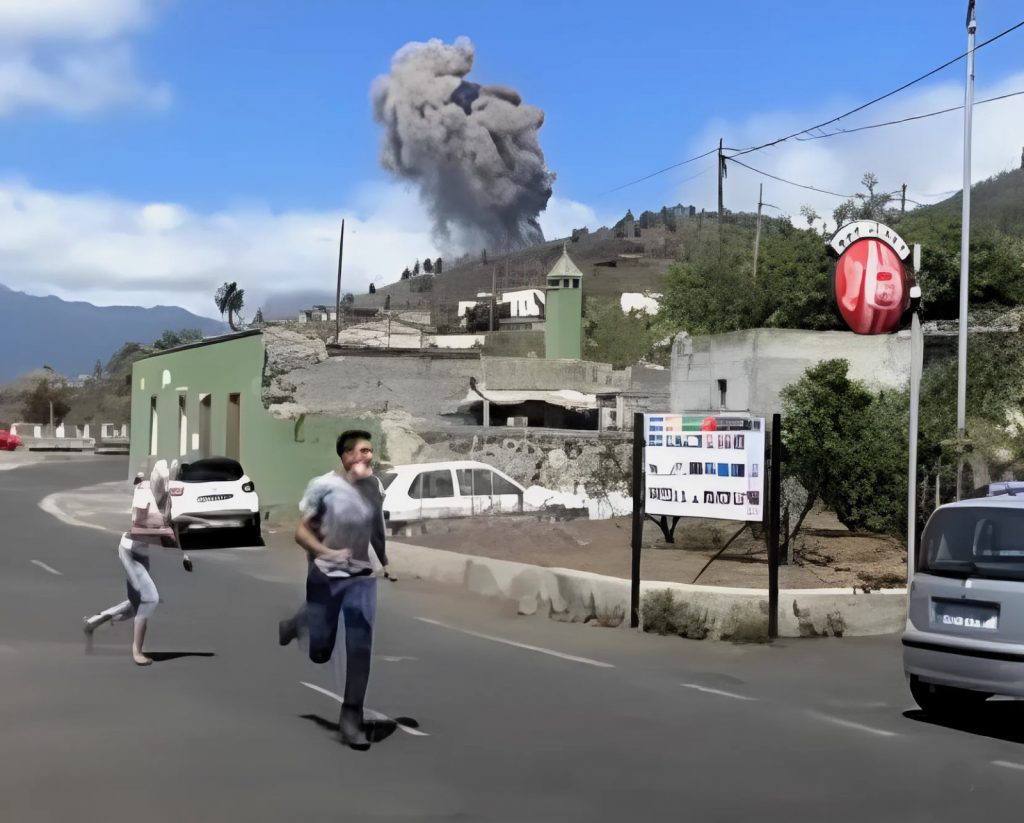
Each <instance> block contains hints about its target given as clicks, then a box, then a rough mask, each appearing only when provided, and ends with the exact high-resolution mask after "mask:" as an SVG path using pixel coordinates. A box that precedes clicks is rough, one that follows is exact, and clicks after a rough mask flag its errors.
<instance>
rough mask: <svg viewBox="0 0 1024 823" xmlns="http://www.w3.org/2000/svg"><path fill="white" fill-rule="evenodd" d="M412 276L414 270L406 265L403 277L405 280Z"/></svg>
mask: <svg viewBox="0 0 1024 823" xmlns="http://www.w3.org/2000/svg"><path fill="white" fill-rule="evenodd" d="M410 277H412V272H411V271H409V267H408V266H406V267H405V269H404V271H403V272H402V279H403V280H408V279H409V278H410Z"/></svg>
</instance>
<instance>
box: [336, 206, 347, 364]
mask: <svg viewBox="0 0 1024 823" xmlns="http://www.w3.org/2000/svg"><path fill="white" fill-rule="evenodd" d="M344 253H345V220H344V219H342V221H341V241H340V242H339V243H338V291H337V293H336V295H335V298H334V343H335V345H337V343H338V341H339V340H340V339H341V257H342V255H343V254H344Z"/></svg>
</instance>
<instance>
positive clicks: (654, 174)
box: [598, 20, 1024, 198]
mask: <svg viewBox="0 0 1024 823" xmlns="http://www.w3.org/2000/svg"><path fill="white" fill-rule="evenodd" d="M1021 27H1024V20H1021V21H1020V22H1019V23H1017V24H1015V25H1013V26H1011V27H1010V28H1008V29H1006V30H1004V31H1001V32H1000V33H999V34H997V35H995V36H994V37H990V38H989V39H988V40H985V41H984V42H982V43H979V44H977V45H976V46H975V47H974V50H975V51H977V50H978V49H980V48H984V47H985V46H988V45H990V44H991V43H994V42H995V41H997V40H999V39H1000V38H1002V37H1005V36H1006V35H1008V34H1010V33H1012V32H1014V31H1016V30H1017V29H1019V28H1021ZM968 53H969V52H964V53H963V54H961V55H959V56H958V57H955V58H953V59H952V60H948V61H947V62H945V63H943V64H942V65H941V66H938V67H936V68H934V69H932V70H931V71H929V72H927V73H925V74H922V75H921V76H920V77H917V78H915V79H914V80H911V81H910V82H908V83H904V84H903V85H902V86H900V87H899V88H896V89H893V90H892V91H890V92H887V93H885V94H883V95H880V96H878V97H876V98H874V99H873V100H869V101H868V102H866V103H863V104H861V105H860V106H857V107H856V108H853V109H850V110H849V111H847V112H844V113H843V114H840V115H838V116H836V117H833V118H832V119H831V120H826V121H825V122H823V123H818V124H817V125H815V126H810V127H808V128H806V129H803V130H802V131H798V132H794V133H792V134H789V135H786V136H785V137H780V138H778V139H776V140H772V141H770V142H768V143H762V144H761V145H759V146H753V147H751V148H747V149H731V148H726V149H724V150H725V151H732V152H734V154H731V155H728V156H727V157H726V158H725V159H727V160H731V159H735V158H736V157H741V156H743V155H745V154H750V153H752V152H755V151H760V150H761V149H765V148H770V147H772V146H777V145H779V144H780V143H784V142H786V141H788V140H792V139H797V140H801V141H805V140H821V139H824V138H826V137H836V136H838V135H840V134H853V133H855V132H858V131H866V130H869V129H877V128H883V127H886V126H894V125H898V124H900V123H907V122H911V121H913V120H923V119H925V118H927V117H936V116H938V115H940V114H948V113H949V112H953V111H958V110H960V109H962V108H963V106H955V107H953V108H949V109H943V110H941V111H935V112H929V113H928V114H922V115H915V116H912V117H906V118H902V119H900V120H891V121H888V122H885V123H876V124H873V125H869V126H860V127H858V128H853V129H840V130H838V131H834V132H825V131H824V130H823V129H824V127H825V126H830V125H832V124H833V123H837V122H839V121H840V120H842V119H844V118H846V117H849V116H850V115H851V114H855V113H856V112H859V111H862V110H864V109H866V108H868V107H869V106H873V105H874V104H875V103H879V102H881V101H882V100H885V99H887V98H889V97H892V96H893V95H896V94H899V93H900V92H901V91H905V90H906V89H908V88H910V87H911V86H913V85H916V84H917V83H920V82H921V81H922V80H926V79H928V78H929V77H931V76H932V75H935V74H937V73H938V72H940V71H942V70H943V69H946V68H949V67H950V66H952V65H953V64H955V63H957V62H959V61H960V60H963V59H964V57H966V56H967V55H968ZM1022 94H1024V91H1018V92H1011V93H1009V94H1003V95H999V96H998V97H990V98H988V99H986V100H979V101H977V103H975V105H980V104H982V103H992V102H995V101H997V100H1005V99H1006V98H1009V97H1016V96H1018V95H1022ZM812 131H819V132H820V134H818V135H811V136H809V137H801V135H804V134H808V133H809V132H812ZM717 151H719V149H718V147H717V146H716V147H714V148H711V149H709V150H708V151H706V152H704V153H703V154H698V155H696V156H695V157H690V158H688V159H686V160H683V161H681V162H679V163H673V164H672V165H670V166H666V167H665V168H663V169H658V170H657V171H654V172H651V173H650V174H646V175H644V176H643V177H638V178H637V179H636V180H631V181H629V182H628V183H623V184H622V185H621V186H616V187H615V188H612V189H608V190H607V191H604V192H601V193H599V195H598V196H604V195H606V194H613V193H614V192H618V191H622V190H623V189H626V188H629V187H631V186H635V185H637V184H638V183H643V182H644V181H646V180H650V179H651V178H652V177H657V176H659V175H662V174H665V173H666V172H669V171H672V170H673V169H677V168H679V167H681V166H685V165H687V164H689V163H694V162H696V161H697V160H701V159H703V158H705V157H708V156H709V155H712V154H715V153H716V152H717ZM723 156H724V155H723ZM736 162H737V163H740V161H739V160H737V161H736ZM740 165H741V166H742V165H745V164H743V163H740ZM746 168H748V169H751V171H755V172H757V173H758V174H764V175H765V176H767V177H773V175H770V174H768V173H767V172H761V171H758V170H757V169H753V168H751V167H750V166H746ZM706 173H707V171H704V172H700V173H699V174H696V175H693V176H692V177H688V178H686V179H685V180H683V181H681V182H684V183H685V182H687V181H689V180H693V179H695V178H697V177H700V176H701V175H703V174H706ZM774 179H778V180H780V182H783V183H789V184H790V185H794V186H799V187H800V188H806V189H809V190H811V191H820V192H822V193H824V194H832V195H835V196H837V197H844V198H845V197H849V196H850V195H845V194H843V195H840V194H837V193H836V192H829V191H825V190H824V189H816V188H815V187H813V186H804V185H803V184H800V183H793V182H792V181H789V180H783V179H781V178H774Z"/></svg>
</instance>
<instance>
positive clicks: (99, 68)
mask: <svg viewBox="0 0 1024 823" xmlns="http://www.w3.org/2000/svg"><path fill="white" fill-rule="evenodd" d="M157 2H158V0H2V2H0V117H2V116H5V115H10V114H12V113H14V112H17V111H20V110H25V109H42V110H47V111H56V112H58V113H60V114H64V115H72V116H82V115H86V114H91V113H93V112H97V111H101V110H104V109H108V108H112V107H115V106H124V105H141V106H144V107H148V108H155V109H161V108H164V107H166V106H167V105H168V104H169V103H170V89H169V87H168V86H167V85H166V84H163V83H155V84H154V83H149V82H145V81H143V80H142V79H140V77H139V74H138V71H137V69H136V66H135V59H134V54H133V52H132V49H131V46H130V44H129V42H128V37H129V36H130V34H131V33H132V32H134V31H135V30H137V29H138V28H139V27H140V26H142V25H143V24H144V23H145V22H147V21H148V20H149V19H150V17H151V16H152V13H153V11H154V9H155V6H156V4H157Z"/></svg>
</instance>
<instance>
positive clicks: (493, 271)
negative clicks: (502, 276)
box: [487, 266, 498, 331]
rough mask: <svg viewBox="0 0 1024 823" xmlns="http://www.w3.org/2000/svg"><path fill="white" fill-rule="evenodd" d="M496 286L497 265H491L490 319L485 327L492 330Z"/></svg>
mask: <svg viewBox="0 0 1024 823" xmlns="http://www.w3.org/2000/svg"><path fill="white" fill-rule="evenodd" d="M497 287H498V267H497V266H491V320H490V322H489V323H488V325H487V327H488V329H489V330H490V331H494V291H495V289H497Z"/></svg>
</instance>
